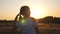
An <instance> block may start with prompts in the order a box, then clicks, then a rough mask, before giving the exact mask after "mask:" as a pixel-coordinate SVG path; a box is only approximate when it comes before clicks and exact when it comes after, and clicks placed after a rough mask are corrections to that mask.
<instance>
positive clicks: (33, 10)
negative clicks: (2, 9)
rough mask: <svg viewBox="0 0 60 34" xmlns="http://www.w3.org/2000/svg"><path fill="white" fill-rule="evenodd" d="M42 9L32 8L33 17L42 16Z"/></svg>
mask: <svg viewBox="0 0 60 34" xmlns="http://www.w3.org/2000/svg"><path fill="white" fill-rule="evenodd" d="M41 13H42V12H41V10H40V9H39V8H33V9H31V17H34V18H35V19H39V18H40V17H41Z"/></svg>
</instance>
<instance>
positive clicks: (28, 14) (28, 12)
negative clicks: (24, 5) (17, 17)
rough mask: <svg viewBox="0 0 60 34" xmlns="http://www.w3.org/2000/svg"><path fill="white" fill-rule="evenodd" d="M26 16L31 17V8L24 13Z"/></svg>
mask: <svg viewBox="0 0 60 34" xmlns="http://www.w3.org/2000/svg"><path fill="white" fill-rule="evenodd" d="M24 16H25V17H29V16H30V10H29V9H27V10H26V12H25V13H24Z"/></svg>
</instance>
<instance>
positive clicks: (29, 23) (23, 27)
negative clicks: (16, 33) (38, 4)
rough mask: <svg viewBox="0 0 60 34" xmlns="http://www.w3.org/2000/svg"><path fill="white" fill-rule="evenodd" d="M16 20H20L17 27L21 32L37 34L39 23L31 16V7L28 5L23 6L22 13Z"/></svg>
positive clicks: (23, 33)
mask: <svg viewBox="0 0 60 34" xmlns="http://www.w3.org/2000/svg"><path fill="white" fill-rule="evenodd" d="M18 16H19V18H18ZM17 19H18V20H17ZM15 21H18V22H17V23H16V27H17V28H19V29H20V31H21V34H37V32H38V28H37V27H38V24H37V21H36V20H35V19H34V18H31V17H30V8H29V7H28V6H22V7H21V9H20V13H19V14H18V15H17V16H16V18H15Z"/></svg>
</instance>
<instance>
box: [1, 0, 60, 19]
mask: <svg viewBox="0 0 60 34" xmlns="http://www.w3.org/2000/svg"><path fill="white" fill-rule="evenodd" d="M25 5H27V6H29V7H30V10H31V17H34V18H35V17H39V18H43V17H46V16H54V17H60V0H0V20H4V19H6V20H14V18H15V16H16V15H17V14H18V13H19V11H20V8H21V6H25ZM34 14H37V16H34Z"/></svg>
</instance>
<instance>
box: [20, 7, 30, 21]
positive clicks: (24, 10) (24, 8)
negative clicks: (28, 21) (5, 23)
mask: <svg viewBox="0 0 60 34" xmlns="http://www.w3.org/2000/svg"><path fill="white" fill-rule="evenodd" d="M28 9H29V10H30V8H29V7H28V6H22V7H21V9H20V12H19V20H20V19H22V16H21V15H23V16H24V13H25V12H26V10H28Z"/></svg>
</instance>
